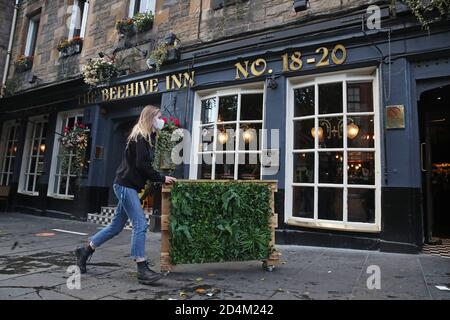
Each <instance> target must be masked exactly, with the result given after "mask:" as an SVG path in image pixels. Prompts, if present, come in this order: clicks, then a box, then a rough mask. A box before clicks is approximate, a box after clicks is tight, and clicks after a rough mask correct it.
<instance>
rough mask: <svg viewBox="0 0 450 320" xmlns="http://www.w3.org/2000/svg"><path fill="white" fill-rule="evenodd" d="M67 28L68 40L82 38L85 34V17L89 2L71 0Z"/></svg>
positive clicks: (85, 0)
mask: <svg viewBox="0 0 450 320" xmlns="http://www.w3.org/2000/svg"><path fill="white" fill-rule="evenodd" d="M71 8H72V12H71V19H70V28H69V39H72V38H74V37H80V38H84V36H85V33H86V24H87V17H88V13H89V1H87V0H73V5H72V7H71Z"/></svg>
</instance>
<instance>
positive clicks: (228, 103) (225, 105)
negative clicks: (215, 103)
mask: <svg viewBox="0 0 450 320" xmlns="http://www.w3.org/2000/svg"><path fill="white" fill-rule="evenodd" d="M237 108H238V96H237V95H235V96H228V97H220V98H219V118H218V119H217V122H227V121H236V120H237Z"/></svg>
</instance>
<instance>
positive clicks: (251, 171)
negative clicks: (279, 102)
mask: <svg viewBox="0 0 450 320" xmlns="http://www.w3.org/2000/svg"><path fill="white" fill-rule="evenodd" d="M196 111H197V113H196V115H197V116H196V122H195V123H196V124H197V125H195V129H194V137H195V138H194V144H195V145H194V149H193V150H196V154H195V155H194V156H195V157H196V159H195V160H194V162H193V163H195V166H193V167H192V170H191V178H192V179H216V180H224V179H225V180H227V179H231V180H232V179H240V180H259V179H261V156H262V155H261V153H262V152H261V146H262V129H263V115H264V92H263V90H245V89H236V90H227V91H217V92H214V93H213V94H212V95H207V96H197V105H196Z"/></svg>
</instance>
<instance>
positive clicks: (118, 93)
mask: <svg viewBox="0 0 450 320" xmlns="http://www.w3.org/2000/svg"><path fill="white" fill-rule="evenodd" d="M315 53H316V54H317V55H318V57H312V58H308V59H304V58H303V56H302V53H301V52H300V51H295V52H294V53H292V54H289V53H285V54H283V55H282V56H281V60H282V70H283V73H286V72H291V71H300V70H302V69H303V67H304V65H305V63H306V64H308V65H314V66H315V67H317V68H322V67H327V66H330V65H331V62H333V63H334V65H342V64H344V63H345V61H346V60H347V49H346V48H345V46H344V45H342V44H338V45H336V46H334V47H333V48H332V49H331V50H330V49H329V48H326V47H321V48H318V49H317V50H316V51H315ZM318 58H319V59H318ZM234 66H235V68H236V77H235V80H242V79H248V78H249V77H250V76H252V77H256V78H257V77H261V76H263V75H265V74H271V73H273V70H272V69H269V70H268V69H267V68H268V66H267V61H266V60H265V59H263V58H257V59H255V60H254V61H250V60H245V61H242V62H238V63H236V64H235V65H234ZM160 83H161V81H160V80H159V79H158V78H150V79H146V80H139V81H135V82H130V83H127V84H122V85H116V86H113V87H110V88H105V89H101V90H95V91H93V92H89V93H85V94H82V95H80V96H79V97H78V103H79V104H80V105H85V104H94V103H99V102H107V101H114V100H120V99H125V98H132V97H138V96H142V95H147V94H153V93H157V92H160V91H159V90H160ZM194 85H195V71H191V72H184V73H177V74H172V75H168V76H166V78H165V88H164V89H165V90H166V91H170V90H179V89H181V88H187V87H188V86H189V87H193V86H194Z"/></svg>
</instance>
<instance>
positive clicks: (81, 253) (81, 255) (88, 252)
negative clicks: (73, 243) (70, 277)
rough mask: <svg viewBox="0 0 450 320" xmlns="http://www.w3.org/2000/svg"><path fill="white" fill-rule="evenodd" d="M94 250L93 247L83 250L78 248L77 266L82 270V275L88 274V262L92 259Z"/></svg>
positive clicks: (76, 253) (76, 254) (76, 252)
mask: <svg viewBox="0 0 450 320" xmlns="http://www.w3.org/2000/svg"><path fill="white" fill-rule="evenodd" d="M94 251H95V250H94V249H92V248H91V246H89V245H88V246H86V247H83V248H77V249H76V250H75V256H76V257H77V266H78V268H80V272H81V273H86V262H87V261H88V259H90V258H91V257H92V254H93V253H94Z"/></svg>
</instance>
